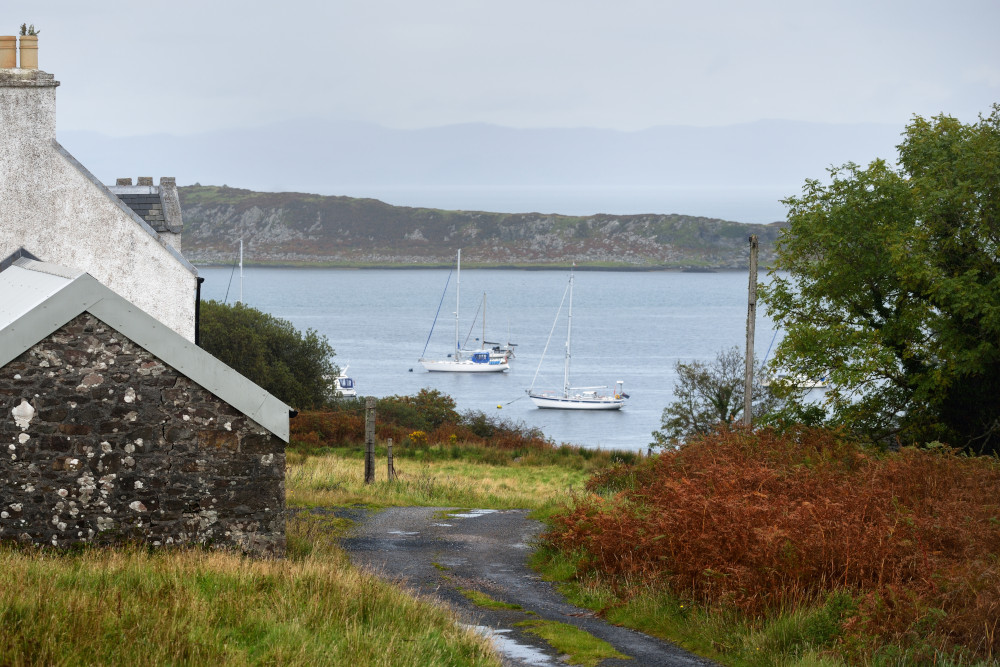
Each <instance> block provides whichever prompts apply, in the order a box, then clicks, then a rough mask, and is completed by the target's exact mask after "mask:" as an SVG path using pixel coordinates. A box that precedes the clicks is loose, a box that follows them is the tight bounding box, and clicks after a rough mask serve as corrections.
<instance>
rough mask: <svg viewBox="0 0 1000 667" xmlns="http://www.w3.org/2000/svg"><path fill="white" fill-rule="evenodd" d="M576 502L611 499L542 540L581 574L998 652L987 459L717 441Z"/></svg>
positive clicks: (870, 633)
mask: <svg viewBox="0 0 1000 667" xmlns="http://www.w3.org/2000/svg"><path fill="white" fill-rule="evenodd" d="M590 489H591V490H592V491H603V492H605V493H609V492H614V491H618V490H620V493H618V494H617V495H614V496H613V497H610V498H609V497H607V496H600V495H594V494H592V495H589V496H587V497H585V498H581V499H579V500H578V502H577V503H576V504H575V505H574V506H573V507H572V508H571V509H569V510H567V512H566V513H565V514H562V515H560V516H558V517H556V519H555V523H554V527H553V529H552V531H551V532H550V533H548V534H547V536H546V540H547V541H548V543H549V545H550V546H551V547H552V548H555V549H557V550H559V551H560V552H562V553H567V554H576V558H577V563H578V566H579V570H580V572H581V574H595V573H596V574H599V575H601V576H605V577H609V578H611V579H612V580H614V581H618V582H622V583H623V585H626V583H627V582H633V583H637V582H641V583H642V585H643V586H654V587H656V586H660V587H663V588H665V589H666V590H668V591H669V592H671V593H672V594H674V595H677V596H680V597H682V598H685V599H690V600H694V601H698V602H700V603H703V604H705V605H707V606H710V607H718V606H721V607H725V608H736V609H739V610H741V611H742V612H744V613H746V614H748V615H750V616H753V615H757V614H765V613H769V612H774V611H776V610H781V609H787V608H792V607H795V606H796V605H809V604H816V603H819V602H822V601H824V600H827V606H829V607H830V609H831V612H830V614H829V617H828V618H827V619H826V620H825V621H824V622H823V623H818V624H817V625H816V627H815V628H812V630H811V631H812V632H815V633H816V634H817V636H820V635H822V636H824V637H828V638H829V637H832V636H834V635H835V634H841V633H842V634H843V637H844V639H843V640H844V641H848V640H850V641H853V642H855V644H856V645H865V642H873V643H871V645H872V646H874V645H875V643H874V642H875V641H876V640H878V642H890V643H893V644H895V645H898V646H901V647H904V648H905V647H911V646H925V647H929V648H928V650H930V651H931V652H932V653H933V651H934V650H947V651H952V650H955V648H956V647H959V648H958V650H964V651H966V652H969V653H970V654H971V655H975V656H978V657H980V658H982V657H987V656H991V655H993V656H995V655H997V654H1000V634H998V633H996V632H995V628H994V627H993V626H992V625H991V623H992V621H987V620H986V619H993V621H995V620H996V619H997V618H1000V465H998V462H997V461H996V460H995V459H992V458H968V457H963V456H959V455H956V454H954V453H953V452H952V451H951V450H950V449H948V448H944V447H940V448H931V449H922V450H917V449H912V448H907V449H903V450H901V451H900V452H898V453H892V454H882V453H873V452H870V451H867V450H864V449H862V448H861V447H859V446H857V445H855V444H852V443H851V442H848V441H846V440H843V439H840V438H839V437H837V435H835V434H833V433H831V432H829V431H824V430H816V429H805V428H803V429H799V430H790V431H786V432H785V433H784V434H778V433H776V432H775V431H771V430H763V431H759V432H755V433H752V432H748V431H745V430H737V431H718V432H716V433H714V434H712V435H710V436H708V437H705V438H702V439H697V440H695V441H692V442H691V443H689V444H687V445H685V446H683V447H681V448H680V449H679V450H676V451H673V452H670V453H666V454H663V455H661V456H660V457H658V458H656V459H654V460H651V461H646V462H642V463H640V464H639V465H637V466H618V467H616V468H612V469H610V470H608V471H606V472H603V473H601V474H600V475H598V476H597V477H595V478H594V479H593V480H591V483H590ZM831 595H834V596H835V597H833V598H830V596H831ZM909 655H910V657H913V654H909Z"/></svg>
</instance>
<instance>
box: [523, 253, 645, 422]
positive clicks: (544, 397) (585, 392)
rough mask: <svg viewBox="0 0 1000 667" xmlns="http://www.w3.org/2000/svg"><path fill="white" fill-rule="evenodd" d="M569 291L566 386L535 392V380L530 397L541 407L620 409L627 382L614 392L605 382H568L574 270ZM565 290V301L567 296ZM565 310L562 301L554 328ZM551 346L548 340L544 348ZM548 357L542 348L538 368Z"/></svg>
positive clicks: (536, 375)
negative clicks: (574, 384) (589, 384)
mask: <svg viewBox="0 0 1000 667" xmlns="http://www.w3.org/2000/svg"><path fill="white" fill-rule="evenodd" d="M566 292H568V293H569V316H568V318H567V322H566V360H565V363H564V365H563V388H562V391H561V392H559V391H534V386H535V381H534V380H532V382H531V387H529V388H528V390H527V392H528V396H529V397H530V398H531V400H532V402H533V403H534V404H535V406H537V407H539V408H554V409H557V410H621V409H622V408H623V407H625V401H626V400H627V399H628V394H626V393H625V391H624V382H623V381H622V380H618V381H617V382H616V383H615V388H614V391H613V392H609V391H608V387H607V386H606V385H602V386H598V387H571V386H570V385H569V361H570V357H571V354H570V341H571V340H572V332H573V271H572V270H570V272H569V285H567V286H566ZM566 292H564V293H563V300H565V299H566ZM561 311H562V303H560V304H559V311H557V312H556V319H555V321H554V322H553V323H552V330H553V331H554V330H555V328H556V324H557V323H558V322H559V313H560V312H561ZM551 339H552V332H551V331H550V332H549V340H551ZM548 347H549V344H548V342H546V343H545V349H546V350H547V349H548ZM544 359H545V352H544V351H542V358H541V359H539V361H538V370H541V368H542V361H543V360H544ZM538 370H536V371H535V379H538Z"/></svg>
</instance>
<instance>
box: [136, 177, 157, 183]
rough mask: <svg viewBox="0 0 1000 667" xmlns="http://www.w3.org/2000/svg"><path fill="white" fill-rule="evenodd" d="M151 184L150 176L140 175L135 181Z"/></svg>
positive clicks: (151, 178)
mask: <svg viewBox="0 0 1000 667" xmlns="http://www.w3.org/2000/svg"><path fill="white" fill-rule="evenodd" d="M152 184H153V177H152V176H140V177H139V182H138V183H136V185H152Z"/></svg>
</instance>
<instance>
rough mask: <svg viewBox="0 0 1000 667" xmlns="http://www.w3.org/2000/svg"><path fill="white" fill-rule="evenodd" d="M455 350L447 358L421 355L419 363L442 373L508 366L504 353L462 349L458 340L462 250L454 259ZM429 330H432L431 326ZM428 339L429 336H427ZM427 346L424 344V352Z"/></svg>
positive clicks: (498, 369) (499, 370)
mask: <svg viewBox="0 0 1000 667" xmlns="http://www.w3.org/2000/svg"><path fill="white" fill-rule="evenodd" d="M455 266H456V270H455V275H456V278H455V352H454V354H450V355H448V358H447V359H426V358H424V357H421V358H420V359H419V361H420V364H421V365H422V366H423V367H424V368H426V369H427V370H428V371H430V372H444V373H502V372H503V371H505V370H507V369H508V368H510V365H509V364H508V363H507V356H506V355H499V356H494V355H493V354H492V353H491V351H490V350H487V349H485V348H483V349H480V350H463V349H462V345H461V343H460V342H459V331H458V309H459V305H460V303H461V302H460V299H461V285H462V281H461V278H462V251H461V250H459V251H458V257H457V259H456V261H455ZM431 331H432V332H433V331H434V328H433V326H432V327H431ZM428 341H430V337H428ZM426 351H427V346H426V345H425V346H424V352H426Z"/></svg>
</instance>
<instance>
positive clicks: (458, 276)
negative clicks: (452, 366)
mask: <svg viewBox="0 0 1000 667" xmlns="http://www.w3.org/2000/svg"><path fill="white" fill-rule="evenodd" d="M455 265H456V270H455V361H460V360H461V358H462V356H461V349H462V346H461V344H460V343H459V342H458V306H459V299H460V298H461V293H462V249H461V248H459V249H458V259H457V260H456V262H455Z"/></svg>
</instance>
